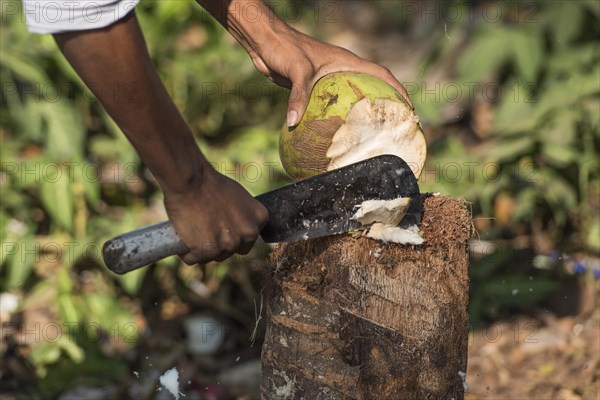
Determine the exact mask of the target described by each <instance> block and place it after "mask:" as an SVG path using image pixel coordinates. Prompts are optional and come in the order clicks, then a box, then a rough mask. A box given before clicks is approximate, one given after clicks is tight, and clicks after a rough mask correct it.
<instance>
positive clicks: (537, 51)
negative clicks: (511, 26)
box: [508, 30, 543, 83]
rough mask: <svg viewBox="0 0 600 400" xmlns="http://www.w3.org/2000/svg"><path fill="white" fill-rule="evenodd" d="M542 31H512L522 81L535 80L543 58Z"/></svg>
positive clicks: (513, 49) (515, 55)
mask: <svg viewBox="0 0 600 400" xmlns="http://www.w3.org/2000/svg"><path fill="white" fill-rule="evenodd" d="M541 34H542V32H541V31H539V30H517V31H512V32H511V38H512V40H511V42H510V43H511V44H510V46H508V47H509V48H512V51H513V57H514V60H515V63H516V65H517V70H518V71H519V75H520V76H521V81H522V82H527V83H533V82H535V80H536V78H537V75H538V71H539V69H540V66H541V65H542V59H543V41H542V37H541Z"/></svg>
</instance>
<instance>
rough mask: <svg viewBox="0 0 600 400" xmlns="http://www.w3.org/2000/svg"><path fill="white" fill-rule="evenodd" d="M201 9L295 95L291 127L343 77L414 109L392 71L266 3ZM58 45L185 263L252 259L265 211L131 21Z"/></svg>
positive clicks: (213, 4) (230, 0) (224, 3)
mask: <svg viewBox="0 0 600 400" xmlns="http://www.w3.org/2000/svg"><path fill="white" fill-rule="evenodd" d="M197 1H198V3H199V4H200V5H201V6H203V7H204V8H206V10H207V11H208V12H210V13H211V14H212V15H213V16H214V17H215V18H217V20H219V22H220V23H221V24H222V25H223V26H224V27H225V28H226V29H227V30H228V32H229V33H231V34H232V36H233V37H235V39H236V40H237V41H238V42H239V43H240V44H241V45H242V46H243V47H244V48H245V49H246V51H247V52H248V54H249V56H250V58H251V59H252V61H253V63H254V65H255V66H256V68H257V70H258V71H259V72H261V73H262V74H263V75H265V76H266V77H267V78H269V79H270V80H271V81H273V82H275V83H276V84H278V85H281V86H284V87H287V88H289V89H291V95H290V100H289V106H288V115H287V120H288V125H289V126H295V125H296V124H297V123H298V122H299V121H300V119H301V118H302V115H303V114H304V111H305V109H306V106H307V104H308V100H309V97H310V92H311V90H312V87H313V85H314V84H315V83H316V82H317V81H318V80H319V79H320V78H321V77H323V76H324V75H327V74H329V73H332V72H337V71H354V72H363V73H369V74H371V75H374V76H377V77H380V78H381V79H383V80H384V81H386V82H388V83H389V84H390V85H392V86H394V87H395V88H396V89H398V90H399V91H400V93H402V94H403V95H404V97H405V98H406V99H407V100H408V101H409V103H410V100H409V99H408V95H407V93H406V90H405V89H404V87H402V85H401V84H400V82H398V81H397V80H396V79H395V78H394V76H393V75H392V74H391V73H390V71H389V70H387V69H386V68H384V67H381V66H379V65H377V64H374V63H371V62H369V61H367V60H364V59H362V58H360V57H358V56H356V55H354V54H353V53H351V52H349V51H347V50H345V49H342V48H340V47H337V46H332V45H329V44H326V43H323V42H320V41H318V40H315V39H313V38H311V37H309V36H307V35H304V34H302V33H300V32H298V31H296V30H294V29H292V28H291V27H289V26H288V25H286V24H285V23H283V22H282V21H281V20H279V19H278V18H277V17H276V16H275V15H274V14H273V13H272V11H271V10H270V9H269V8H268V7H267V6H265V5H264V4H263V3H262V2H261V1H260V0H197ZM243 7H253V8H254V9H255V10H258V11H259V13H260V15H261V18H260V19H259V20H249V19H245V18H243V15H244V13H243V12H240V10H241V9H242V8H243ZM54 37H55V40H56V42H57V43H58V46H59V47H60V49H61V51H62V52H63V54H64V55H65V57H66V58H67V60H68V61H69V62H70V63H71V65H72V66H73V68H74V69H75V71H77V73H78V74H79V76H80V77H81V78H82V79H83V81H84V82H85V83H86V84H87V85H88V87H90V89H91V90H92V91H93V92H94V94H95V95H96V97H97V98H98V99H99V101H100V102H101V103H102V105H103V106H104V107H105V108H106V110H107V111H108V113H109V114H110V115H111V117H112V118H113V119H114V120H115V122H116V123H117V124H118V125H119V127H120V128H121V129H122V130H123V132H124V133H125V135H126V136H127V138H128V139H129V140H130V141H131V143H132V144H133V146H134V147H135V148H136V150H137V152H138V154H139V155H140V157H141V159H142V161H143V162H144V163H145V164H146V166H147V167H148V168H149V169H150V170H151V171H152V173H153V175H154V176H155V178H156V180H157V181H158V184H159V185H160V187H161V189H162V191H163V193H164V198H165V201H164V202H165V208H166V211H167V214H168V216H169V219H170V221H171V222H172V223H173V225H174V227H175V230H176V231H177V233H178V234H179V236H180V237H181V238H182V239H183V241H184V242H185V243H186V245H187V246H188V248H189V249H190V252H189V253H187V254H183V255H181V256H182V258H183V260H184V261H185V262H186V263H188V264H193V263H198V262H199V263H202V262H207V261H211V260H223V259H225V258H227V257H229V256H231V255H233V254H234V253H240V254H246V253H247V252H248V251H250V249H251V248H252V245H253V243H254V242H255V241H256V239H257V237H258V234H259V233H260V230H261V229H262V227H263V226H264V224H265V223H266V221H267V219H268V215H267V210H266V209H265V208H264V207H263V206H262V204H260V203H259V202H257V201H256V200H254V198H252V197H251V196H250V195H249V194H248V193H247V192H246V191H245V190H244V189H243V188H242V187H241V186H240V185H239V184H237V183H236V182H234V181H233V180H231V179H229V178H226V177H225V176H223V175H220V174H218V173H217V172H216V171H214V170H213V168H212V167H211V166H210V165H209V164H208V163H207V161H206V159H205V158H204V156H203V155H202V154H201V153H200V150H199V149H198V147H197V145H196V143H195V140H194V138H193V136H192V133H191V130H190V128H189V127H188V125H187V124H186V122H185V121H184V120H183V118H182V116H181V114H180V113H179V111H178V110H177V108H176V107H175V105H174V103H173V101H172V100H171V98H170V97H169V95H168V93H167V91H166V89H165V88H164V86H163V84H162V83H161V81H160V79H159V77H158V75H157V73H156V70H155V69H154V66H153V65H152V62H151V59H150V57H149V55H148V52H147V49H146V44H145V41H144V38H143V36H142V33H141V31H140V28H139V25H138V23H137V20H136V18H135V15H134V13H131V14H130V15H128V16H127V17H125V18H124V19H122V20H120V21H118V22H116V23H115V24H113V25H111V26H109V27H107V28H103V29H96V30H90V31H78V32H70V33H60V34H56V35H54ZM115 88H127V92H129V93H133V94H134V95H135V96H134V97H133V99H131V100H133V101H130V102H128V101H126V100H127V99H126V98H123V97H121V96H114V92H115Z"/></svg>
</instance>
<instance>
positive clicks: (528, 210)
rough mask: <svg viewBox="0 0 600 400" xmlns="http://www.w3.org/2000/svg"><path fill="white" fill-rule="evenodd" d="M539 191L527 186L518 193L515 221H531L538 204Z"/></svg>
mask: <svg viewBox="0 0 600 400" xmlns="http://www.w3.org/2000/svg"><path fill="white" fill-rule="evenodd" d="M537 199H538V193H537V191H536V190H535V189H534V188H530V187H529V188H525V189H523V190H521V191H520V192H519V194H518V195H517V206H516V208H515V211H514V214H513V220H514V221H518V222H520V221H531V219H532V217H533V216H534V213H535V208H536V206H537Z"/></svg>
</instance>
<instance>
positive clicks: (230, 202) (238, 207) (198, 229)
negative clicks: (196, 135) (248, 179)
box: [164, 167, 268, 265]
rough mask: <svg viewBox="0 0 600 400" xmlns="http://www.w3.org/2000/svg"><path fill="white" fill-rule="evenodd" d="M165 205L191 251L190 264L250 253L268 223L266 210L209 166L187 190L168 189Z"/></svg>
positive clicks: (183, 258) (186, 259) (179, 233)
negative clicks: (174, 191) (183, 191)
mask: <svg viewBox="0 0 600 400" xmlns="http://www.w3.org/2000/svg"><path fill="white" fill-rule="evenodd" d="M164 203H165V208H166V211H167V214H168V216H169V219H170V221H171V223H172V224H173V226H174V227H175V231H176V232H177V234H178V235H179V237H180V238H181V239H182V240H183V242H184V243H185V244H186V246H187V247H188V248H189V249H190V251H189V252H188V253H186V254H180V257H181V258H182V260H183V261H184V262H185V263H186V264H188V265H192V264H196V263H206V262H209V261H223V260H225V259H226V258H229V257H230V256H232V255H233V254H234V253H237V254H247V253H248V252H249V251H250V250H251V249H252V246H253V244H254V242H255V241H256V239H257V238H258V235H259V233H260V231H261V230H262V228H263V226H264V225H265V224H266V223H267V220H268V212H267V209H266V208H265V207H264V206H263V205H262V204H261V203H260V202H258V201H257V200H255V199H254V198H253V197H252V196H250V194H249V193H248V192H246V190H244V188H243V187H242V186H241V185H239V184H238V183H237V182H235V181H233V180H231V179H229V178H227V177H226V176H224V175H221V174H219V173H218V172H216V171H215V170H213V169H212V168H210V167H207V171H206V172H205V173H204V174H203V177H202V179H201V182H200V183H199V184H198V185H192V187H191V188H190V190H189V191H186V192H185V193H168V192H165V201H164Z"/></svg>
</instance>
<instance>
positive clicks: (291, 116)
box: [287, 110, 298, 128]
mask: <svg viewBox="0 0 600 400" xmlns="http://www.w3.org/2000/svg"><path fill="white" fill-rule="evenodd" d="M287 124H288V127H289V128H291V127H293V126H296V125H298V111H296V110H290V111H289V112H288V115H287Z"/></svg>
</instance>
